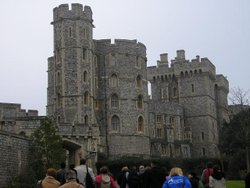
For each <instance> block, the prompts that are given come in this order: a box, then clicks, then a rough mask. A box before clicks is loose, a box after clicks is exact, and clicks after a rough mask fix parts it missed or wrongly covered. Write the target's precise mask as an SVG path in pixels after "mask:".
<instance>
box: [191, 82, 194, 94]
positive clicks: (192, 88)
mask: <svg viewBox="0 0 250 188" xmlns="http://www.w3.org/2000/svg"><path fill="white" fill-rule="evenodd" d="M191 90H192V93H194V84H191Z"/></svg>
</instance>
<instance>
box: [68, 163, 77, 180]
mask: <svg viewBox="0 0 250 188" xmlns="http://www.w3.org/2000/svg"><path fill="white" fill-rule="evenodd" d="M69 170H73V171H74V172H75V174H76V182H77V183H79V180H78V178H77V171H76V169H75V164H71V165H69Z"/></svg>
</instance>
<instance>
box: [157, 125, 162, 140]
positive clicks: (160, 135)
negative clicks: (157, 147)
mask: <svg viewBox="0 0 250 188" xmlns="http://www.w3.org/2000/svg"><path fill="white" fill-rule="evenodd" d="M156 137H157V138H161V137H162V129H161V128H160V127H159V128H157V129H156Z"/></svg>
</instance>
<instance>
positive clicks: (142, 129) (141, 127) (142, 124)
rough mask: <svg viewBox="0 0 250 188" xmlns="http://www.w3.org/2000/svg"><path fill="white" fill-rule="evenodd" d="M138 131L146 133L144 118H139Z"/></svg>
mask: <svg viewBox="0 0 250 188" xmlns="http://www.w3.org/2000/svg"><path fill="white" fill-rule="evenodd" d="M138 131H139V132H143V131H144V121H143V117H142V116H140V117H139V118H138Z"/></svg>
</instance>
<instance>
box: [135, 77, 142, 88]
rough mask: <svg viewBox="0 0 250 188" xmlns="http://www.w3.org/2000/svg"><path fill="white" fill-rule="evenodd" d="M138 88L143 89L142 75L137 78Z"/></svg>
mask: <svg viewBox="0 0 250 188" xmlns="http://www.w3.org/2000/svg"><path fill="white" fill-rule="evenodd" d="M136 87H138V88H141V87H142V79H141V76H140V75H138V76H137V78H136Z"/></svg>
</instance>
